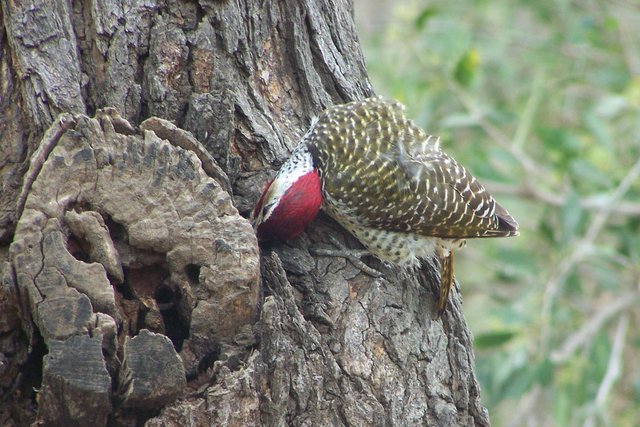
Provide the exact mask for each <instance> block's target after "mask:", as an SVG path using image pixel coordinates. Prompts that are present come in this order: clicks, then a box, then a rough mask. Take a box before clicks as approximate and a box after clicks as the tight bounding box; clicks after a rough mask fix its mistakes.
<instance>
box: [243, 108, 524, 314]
mask: <svg viewBox="0 0 640 427" xmlns="http://www.w3.org/2000/svg"><path fill="white" fill-rule="evenodd" d="M320 208H323V209H324V210H325V212H326V213H327V214H328V215H329V216H331V217H332V218H333V219H335V220H336V221H337V222H338V223H339V224H341V225H342V226H343V227H344V228H345V229H347V230H348V231H349V232H350V233H351V234H352V235H353V236H355V237H356V238H357V239H358V240H359V241H360V242H361V243H362V244H363V245H364V246H365V247H366V248H367V250H368V251H369V252H370V253H371V254H373V255H375V256H377V257H378V258H379V259H380V260H382V261H387V262H391V263H394V264H398V265H401V266H407V267H413V266H418V265H419V263H420V260H421V259H426V258H430V257H433V256H437V258H438V260H439V264H440V295H439V300H438V303H437V309H438V313H439V314H442V312H443V311H444V310H445V308H446V304H447V300H448V295H449V291H450V289H451V287H452V285H453V251H454V249H458V248H461V247H463V246H464V244H465V242H466V239H469V238H477V237H506V236H516V235H518V224H517V222H516V221H515V220H514V219H513V217H511V215H509V213H508V212H507V210H506V209H504V208H503V207H502V206H500V205H499V204H498V203H497V202H496V201H495V200H494V198H493V197H492V196H491V195H490V194H489V193H488V192H487V191H486V190H485V188H484V187H483V186H482V185H481V184H480V183H479V182H478V180H477V179H476V178H475V177H473V175H471V174H470V173H469V172H468V171H467V170H466V169H465V168H464V167H462V166H461V165H460V164H459V163H458V162H457V161H456V160H454V159H453V158H452V157H451V156H449V155H447V154H446V153H444V152H443V151H442V150H441V149H440V143H439V138H438V137H436V136H433V135H429V134H427V133H426V132H425V131H424V130H422V129H421V128H419V127H418V126H416V125H415V124H414V123H413V121H411V120H409V119H407V118H406V117H405V115H404V107H403V106H402V104H400V103H398V102H389V101H386V100H384V99H383V98H380V97H375V98H368V99H365V100H363V101H355V102H350V103H347V104H343V105H337V106H333V107H330V108H328V109H327V110H325V111H324V112H323V113H322V114H321V115H320V117H318V119H317V120H315V121H314V122H313V123H312V125H311V128H310V129H309V131H308V132H307V133H306V134H305V135H304V137H303V138H302V141H301V142H300V144H299V145H298V146H297V147H296V149H295V150H294V151H293V153H292V154H291V157H290V158H289V159H288V160H287V161H286V162H285V163H284V164H283V165H282V167H281V168H280V170H279V171H278V173H277V174H276V176H275V178H274V179H273V180H272V181H271V182H269V183H268V184H267V186H266V188H265V190H264V192H263V193H262V196H261V197H260V199H259V200H258V203H257V204H256V206H255V208H254V210H253V212H252V215H251V220H252V223H253V226H254V229H255V230H256V234H257V236H258V238H259V239H260V240H262V241H267V240H287V239H292V238H294V237H296V236H297V235H298V234H300V233H301V232H302V231H303V230H304V228H305V226H306V225H307V224H308V223H310V222H311V221H313V219H314V218H315V216H316V214H317V213H318V211H319V210H320Z"/></svg>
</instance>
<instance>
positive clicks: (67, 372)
mask: <svg viewBox="0 0 640 427" xmlns="http://www.w3.org/2000/svg"><path fill="white" fill-rule="evenodd" d="M1 5H2V8H1V13H2V19H0V83H1V85H0V86H1V87H0V108H1V112H0V138H1V141H2V144H1V150H2V151H1V155H0V175H1V176H2V190H3V191H2V196H1V198H0V244H1V245H2V246H1V249H0V261H1V262H2V287H0V388H1V396H2V397H1V399H2V401H1V403H0V405H1V410H0V424H2V425H16V426H17V425H28V424H29V423H31V422H34V421H35V422H37V423H40V424H42V425H88V424H89V423H91V425H95V426H100V425H113V426H133V425H146V426H167V425H169V426H200V425H231V426H245V425H265V426H282V425H327V426H334V425H336V426H337V425H353V426H359V425H398V426H400V425H402V426H404V425H433V426H456V425H479V426H484V425H488V424H489V420H488V415H487V412H486V410H485V409H484V408H483V407H482V406H481V403H480V398H479V388H478V383H477V380H476V377H475V373H474V359H473V352H472V345H471V337H470V334H469V332H468V330H467V327H466V325H465V323H464V319H463V317H462V315H461V309H460V299H459V294H458V292H457V291H454V292H453V298H452V303H451V304H450V309H449V311H448V312H447V313H446V314H445V315H444V316H443V317H442V318H437V317H436V316H435V315H434V302H435V299H436V294H434V291H435V289H436V288H437V278H436V276H435V274H434V266H433V265H430V264H425V266H424V268H423V269H422V271H420V272H407V271H403V270H401V269H394V268H391V267H388V266H385V265H382V264H380V263H378V262H376V261H375V260H374V259H370V260H368V262H370V263H371V264H372V265H373V266H374V267H375V268H377V269H378V270H380V271H381V272H383V273H384V277H383V278H380V279H373V278H371V277H369V276H366V275H364V274H362V273H361V272H360V271H359V270H357V269H355V268H354V267H353V266H352V265H351V264H350V263H349V262H347V261H345V260H343V259H333V258H332V259H328V258H322V257H314V256H312V255H311V253H310V249H313V247H319V246H322V245H326V244H327V238H326V237H327V235H329V234H331V235H334V236H338V237H339V238H340V239H342V240H343V241H345V242H346V243H347V244H348V245H357V242H355V241H354V240H353V239H352V238H350V237H349V236H348V235H346V234H345V232H344V231H343V230H342V229H340V227H339V226H337V225H336V224H335V223H334V222H332V221H331V220H330V219H328V218H326V217H324V216H322V215H321V216H320V217H319V218H318V220H317V221H316V222H315V223H314V224H313V225H312V226H311V227H310V228H309V230H308V231H307V232H306V233H305V234H303V236H302V237H300V238H298V239H297V240H295V241H293V242H290V243H287V244H277V245H274V246H273V247H270V248H262V250H260V248H259V247H258V244H257V242H256V239H255V236H254V235H253V232H252V229H251V226H250V224H249V223H248V221H247V220H246V219H245V218H246V216H247V215H248V213H249V211H250V208H251V206H252V205H253V204H254V202H255V201H256V199H257V197H258V195H259V192H260V191H261V189H262V187H263V185H264V183H265V182H266V181H267V180H268V179H269V177H271V176H273V174H274V171H275V170H276V169H277V168H278V166H279V165H280V164H281V163H282V161H283V160H284V159H285V158H286V157H287V155H288V153H289V152H290V150H291V149H292V148H293V147H294V146H295V144H296V143H297V141H298V140H299V139H300V137H301V135H302V134H303V133H304V131H305V130H306V128H307V127H308V125H309V123H310V119H311V118H312V117H313V116H314V115H317V114H318V113H319V112H320V111H322V110H323V109H324V108H326V107H328V106H330V105H332V104H334V103H341V102H346V101H349V100H353V99H360V98H363V97H366V96H370V95H372V94H373V90H372V88H371V86H370V83H369V81H368V79H367V75H366V71H365V66H364V61H363V57H362V53H361V52H360V48H359V44H358V39H357V36H356V31H355V28H354V24H353V20H352V15H351V13H352V11H351V3H350V2H349V1H348V0H322V1H316V0H306V1H305V0H295V1H286V2H285V1H275V0H274V1H269V0H265V1H250V0H247V1H243V0H235V1H232V0H229V1H206V0H200V1H193V0H190V1H186V0H185V1H181V0H146V1H144V2H140V1H136V0H129V1H124V2H105V1H97V0H92V1H77V0H51V1H46V2H42V1H35V0H32V1H19V2H15V1H9V0H2V2H1ZM260 254H262V255H260ZM260 257H262V258H260Z"/></svg>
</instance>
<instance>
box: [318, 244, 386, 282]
mask: <svg viewBox="0 0 640 427" xmlns="http://www.w3.org/2000/svg"><path fill="white" fill-rule="evenodd" d="M329 240H330V241H331V243H332V244H333V245H334V246H335V247H336V248H335V249H325V248H311V249H310V252H311V253H312V254H313V255H319V256H330V257H338V258H346V259H348V260H349V261H351V264H353V265H354V267H356V268H357V269H359V270H360V271H362V272H363V273H365V274H368V275H369V276H372V277H381V276H382V273H380V272H379V271H378V270H376V269H374V268H371V267H369V266H368V265H367V264H365V263H364V262H363V261H362V259H361V258H362V257H363V256H367V255H371V252H369V251H367V250H365V249H350V248H347V247H345V246H344V245H343V244H342V243H340V241H338V239H336V238H335V237H334V236H332V235H329Z"/></svg>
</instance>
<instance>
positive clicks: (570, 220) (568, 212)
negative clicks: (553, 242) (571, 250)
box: [561, 191, 582, 242]
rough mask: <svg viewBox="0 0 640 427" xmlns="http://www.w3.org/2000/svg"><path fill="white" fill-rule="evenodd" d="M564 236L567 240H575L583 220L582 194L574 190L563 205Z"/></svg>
mask: <svg viewBox="0 0 640 427" xmlns="http://www.w3.org/2000/svg"><path fill="white" fill-rule="evenodd" d="M561 212H562V236H563V240H564V241H565V242H568V241H570V240H573V238H574V237H575V236H576V235H577V234H578V228H579V226H580V222H581V220H582V208H581V207H580V196H579V195H578V194H577V193H576V192H574V191H572V192H570V193H569V196H568V197H567V200H566V202H565V204H564V206H563V207H562V211H561Z"/></svg>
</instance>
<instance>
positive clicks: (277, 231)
mask: <svg viewBox="0 0 640 427" xmlns="http://www.w3.org/2000/svg"><path fill="white" fill-rule="evenodd" d="M259 205H260V204H259ZM321 206H322V190H321V185H320V178H319V177H318V174H317V173H316V171H311V172H309V173H307V174H305V175H303V176H301V177H300V179H298V180H297V181H296V182H295V183H294V184H293V185H292V186H291V187H290V188H289V189H288V190H287V191H286V192H285V193H284V195H283V196H282V198H281V199H280V202H279V203H278V205H277V206H276V208H275V210H274V211H273V213H272V214H271V216H269V219H267V221H265V222H263V223H262V224H260V225H259V226H258V238H259V239H260V240H289V239H293V238H294V237H296V236H297V235H298V234H300V233H302V231H303V230H304V228H305V227H306V226H307V224H309V223H310V222H311V221H313V220H314V218H315V217H316V215H317V214H318V211H319V210H320V207H321Z"/></svg>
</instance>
